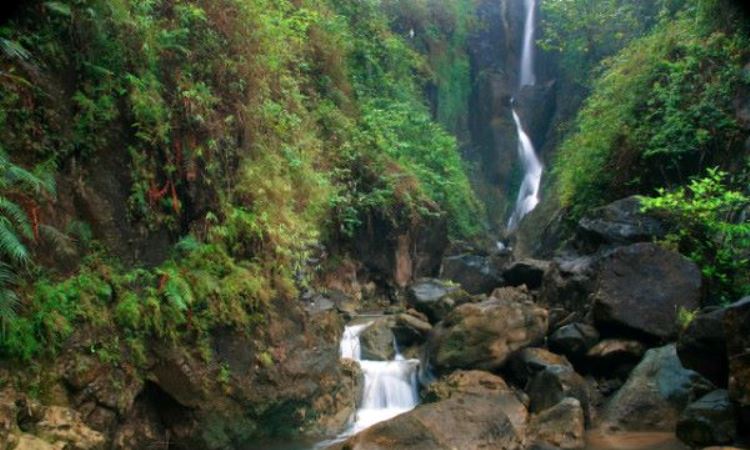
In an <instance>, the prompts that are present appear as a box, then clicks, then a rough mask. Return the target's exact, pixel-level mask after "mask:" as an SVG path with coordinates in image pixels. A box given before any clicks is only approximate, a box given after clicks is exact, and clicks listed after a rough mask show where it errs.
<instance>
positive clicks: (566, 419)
mask: <svg viewBox="0 0 750 450" xmlns="http://www.w3.org/2000/svg"><path fill="white" fill-rule="evenodd" d="M584 422H585V421H584V414H583V408H581V403H580V402H579V401H578V400H576V399H575V398H570V397H568V398H565V399H563V400H562V401H561V402H560V403H558V404H556V405H555V406H553V407H551V408H548V409H545V410H544V411H542V412H541V413H539V414H535V415H533V416H532V417H531V419H530V420H529V428H528V437H527V439H528V440H529V441H530V442H536V443H541V444H548V445H553V446H555V447H557V448H561V449H579V448H584V446H585V442H584V428H585V427H584Z"/></svg>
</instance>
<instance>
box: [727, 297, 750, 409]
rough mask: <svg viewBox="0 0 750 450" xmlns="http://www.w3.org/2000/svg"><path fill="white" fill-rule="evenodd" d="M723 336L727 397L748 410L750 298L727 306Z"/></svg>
mask: <svg viewBox="0 0 750 450" xmlns="http://www.w3.org/2000/svg"><path fill="white" fill-rule="evenodd" d="M724 334H725V336H726V339H727V355H728V357H729V396H730V397H731V398H732V400H734V401H736V402H737V403H739V405H740V406H741V407H742V408H743V409H745V410H747V409H748V408H750V352H748V350H747V349H748V348H750V297H745V298H743V299H742V300H740V301H738V302H737V303H733V304H732V305H730V306H728V307H727V309H726V313H725V314H724Z"/></svg>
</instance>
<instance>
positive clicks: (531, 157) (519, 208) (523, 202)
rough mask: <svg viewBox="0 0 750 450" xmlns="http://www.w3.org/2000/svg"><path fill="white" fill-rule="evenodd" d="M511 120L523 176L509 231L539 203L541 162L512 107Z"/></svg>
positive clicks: (509, 223) (509, 222)
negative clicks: (516, 136)
mask: <svg viewBox="0 0 750 450" xmlns="http://www.w3.org/2000/svg"><path fill="white" fill-rule="evenodd" d="M513 120H514V121H515V123H516V130H517V131H518V157H519V159H520V160H521V165H522V166H523V172H524V176H523V181H522V182H521V188H520V189H519V190H518V198H517V199H516V208H515V210H514V211H513V215H512V216H511V217H510V220H509V221H508V229H509V230H510V231H513V230H515V229H516V227H517V226H518V224H519V223H520V222H521V219H523V218H524V216H526V214H528V213H530V212H531V211H532V210H533V209H534V208H536V205H537V204H539V185H540V184H541V181H542V163H541V162H540V161H539V158H538V157H537V156H536V151H535V150H534V144H532V143H531V138H529V135H528V134H527V133H526V131H525V130H524V129H523V125H522V124H521V119H520V118H519V117H518V113H516V110H515V109H513Z"/></svg>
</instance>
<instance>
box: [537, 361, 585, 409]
mask: <svg viewBox="0 0 750 450" xmlns="http://www.w3.org/2000/svg"><path fill="white" fill-rule="evenodd" d="M526 392H527V393H528V394H529V398H530V401H531V402H530V404H529V411H530V412H532V413H540V412H542V411H544V410H545V409H547V408H551V407H553V406H555V405H557V404H558V403H560V402H561V401H563V399H565V398H566V397H572V398H575V399H577V400H578V401H579V402H580V404H581V407H582V408H583V411H584V417H585V419H586V423H589V422H590V421H591V393H590V392H589V387H588V385H587V384H586V380H584V379H583V377H582V376H580V375H579V374H578V373H576V372H575V371H574V370H573V369H572V368H571V367H569V366H549V367H547V368H546V369H544V370H543V371H541V372H539V373H538V374H536V376H534V378H532V380H531V381H530V382H529V384H528V386H526Z"/></svg>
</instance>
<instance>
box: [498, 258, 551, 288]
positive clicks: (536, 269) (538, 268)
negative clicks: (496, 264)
mask: <svg viewBox="0 0 750 450" xmlns="http://www.w3.org/2000/svg"><path fill="white" fill-rule="evenodd" d="M549 267H550V263H549V261H542V260H538V259H530V258H526V259H522V260H520V261H516V262H514V263H513V264H511V266H510V267H508V268H507V269H506V270H505V271H504V272H503V279H504V280H505V282H506V284H507V285H509V286H522V285H526V287H528V288H529V289H537V288H539V287H540V286H541V285H542V279H544V274H545V273H546V272H547V270H549Z"/></svg>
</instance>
